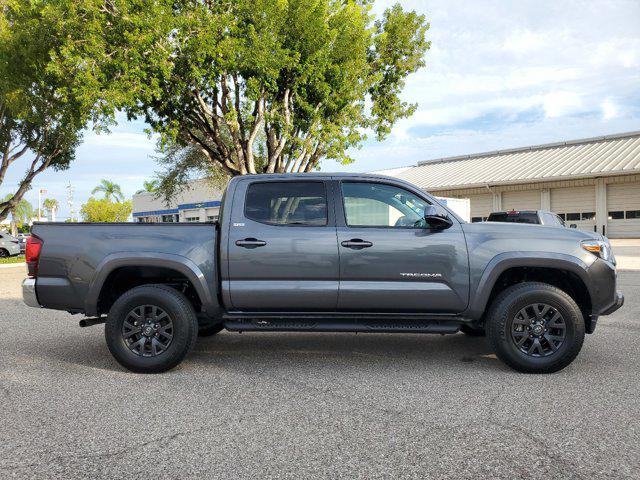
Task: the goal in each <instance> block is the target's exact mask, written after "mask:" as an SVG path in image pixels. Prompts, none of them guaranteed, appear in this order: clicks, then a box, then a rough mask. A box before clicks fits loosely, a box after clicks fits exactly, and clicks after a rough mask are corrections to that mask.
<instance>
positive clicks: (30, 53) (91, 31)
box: [0, 0, 128, 220]
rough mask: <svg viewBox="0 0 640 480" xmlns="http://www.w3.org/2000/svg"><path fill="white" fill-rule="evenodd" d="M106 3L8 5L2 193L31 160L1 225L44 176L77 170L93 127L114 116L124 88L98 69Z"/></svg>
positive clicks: (0, 129) (57, 0)
mask: <svg viewBox="0 0 640 480" xmlns="http://www.w3.org/2000/svg"><path fill="white" fill-rule="evenodd" d="M102 4H103V2H99V1H93V0H50V1H30V0H0V186H2V183H3V181H4V179H5V175H6V173H7V171H8V169H9V168H10V167H12V165H14V164H15V162H16V161H17V160H19V159H23V160H25V159H26V169H25V173H24V175H23V176H22V179H21V181H20V182H19V184H18V186H17V187H16V188H15V189H14V190H13V195H12V196H11V198H10V199H9V200H4V201H2V202H0V220H3V219H5V218H6V217H7V215H8V214H9V213H10V212H11V211H12V210H14V209H15V207H16V205H18V203H19V202H20V201H21V199H22V198H23V196H24V194H25V192H27V191H28V190H29V188H30V186H31V183H32V181H33V179H34V178H35V177H36V176H37V175H39V174H40V173H42V172H43V171H45V170H46V169H48V168H52V169H54V170H64V169H66V168H68V167H69V164H70V162H71V161H72V160H73V159H74V156H75V149H76V147H77V146H78V144H79V143H80V141H81V137H82V131H83V130H84V129H85V128H86V127H88V126H89V125H90V124H92V125H93V126H94V127H95V128H96V129H100V128H102V127H103V126H105V125H106V124H107V123H108V122H109V119H111V118H112V117H113V109H112V108H111V105H112V104H114V102H115V100H116V97H115V96H113V95H112V93H113V92H114V91H115V90H110V89H111V88H113V87H115V85H118V82H117V81H113V79H111V78H109V77H108V72H105V71H102V70H101V69H99V68H98V65H100V64H101V63H100V62H99V59H100V58H106V57H104V54H105V48H104V45H105V44H104V41H105V35H104V32H103V29H104V28H106V26H107V24H106V23H105V22H104V21H103V20H104V15H103V14H102V13H101V9H102V7H103V5H102ZM124 91H128V90H126V89H125V90H124ZM118 101H122V98H120V97H118Z"/></svg>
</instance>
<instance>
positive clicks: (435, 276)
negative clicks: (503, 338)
mask: <svg viewBox="0 0 640 480" xmlns="http://www.w3.org/2000/svg"><path fill="white" fill-rule="evenodd" d="M337 190H338V192H337V196H338V200H337V202H336V206H337V208H336V225H337V233H338V244H339V247H338V248H339V252H340V293H339V296H338V310H339V311H345V312H346V311H358V312H384V311H386V312H407V313H411V312H414V313H418V312H420V313H458V312H461V311H463V310H464V309H465V308H466V307H467V303H468V298H469V263H468V258H467V247H466V242H465V239H464V233H463V231H462V228H461V226H460V224H459V222H458V221H457V220H456V219H452V220H453V222H454V223H453V225H452V226H451V227H450V228H448V229H446V230H432V229H430V228H429V227H428V225H426V223H425V220H424V207H425V206H426V205H428V204H429V203H430V202H429V200H428V197H427V196H422V195H420V194H418V193H417V192H415V191H410V190H409V189H405V188H403V187H400V186H397V185H393V184H388V183H384V182H379V181H341V182H338V186H337ZM437 208H440V209H442V207H440V206H438V207H437ZM442 211H443V212H445V210H444V209H442Z"/></svg>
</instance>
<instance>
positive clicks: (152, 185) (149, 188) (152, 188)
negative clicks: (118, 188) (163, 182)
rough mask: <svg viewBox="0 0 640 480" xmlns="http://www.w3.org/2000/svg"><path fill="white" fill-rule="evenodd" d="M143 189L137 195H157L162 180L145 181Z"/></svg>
mask: <svg viewBox="0 0 640 480" xmlns="http://www.w3.org/2000/svg"><path fill="white" fill-rule="evenodd" d="M142 187H143V188H142V190H138V191H137V192H136V193H144V192H148V193H156V192H157V191H158V188H159V187H160V180H158V179H152V180H145V181H144V182H142Z"/></svg>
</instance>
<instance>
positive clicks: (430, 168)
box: [378, 131, 640, 238]
mask: <svg viewBox="0 0 640 480" xmlns="http://www.w3.org/2000/svg"><path fill="white" fill-rule="evenodd" d="M378 173H386V174H388V175H391V176H395V177H398V178H402V179H404V180H407V181H410V182H412V183H414V184H416V185H417V186H419V187H420V188H423V189H425V190H428V191H429V192H431V193H433V194H436V195H439V196H446V197H457V198H469V199H470V200H471V216H472V219H473V220H474V221H480V220H482V219H485V218H486V217H487V216H488V215H489V213H490V212H492V211H498V210H510V209H514V210H538V209H542V210H551V211H553V212H555V213H558V214H559V215H560V216H562V217H563V218H564V219H565V220H566V221H567V223H575V224H576V225H577V226H578V228H581V229H585V230H595V231H599V232H601V233H604V234H606V235H607V236H609V237H611V238H615V237H640V131H638V132H629V133H623V134H618V135H608V136H604V137H596V138H587V139H582V140H572V141H567V142H561V143H552V144H546V145H536V146H531V147H524V148H516V149H510V150H498V151H493V152H486V153H479V154H473V155H465V156H458V157H450V158H441V159H435V160H430V161H424V162H420V163H418V165H417V166H414V167H408V168H399V169H392V170H388V171H385V172H378Z"/></svg>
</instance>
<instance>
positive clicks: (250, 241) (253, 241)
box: [236, 238, 267, 248]
mask: <svg viewBox="0 0 640 480" xmlns="http://www.w3.org/2000/svg"><path fill="white" fill-rule="evenodd" d="M266 244H267V242H265V241H264V240H258V239H257V238H245V239H244V240H237V241H236V245H237V246H239V247H243V248H258V247H264V246H265V245H266Z"/></svg>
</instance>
